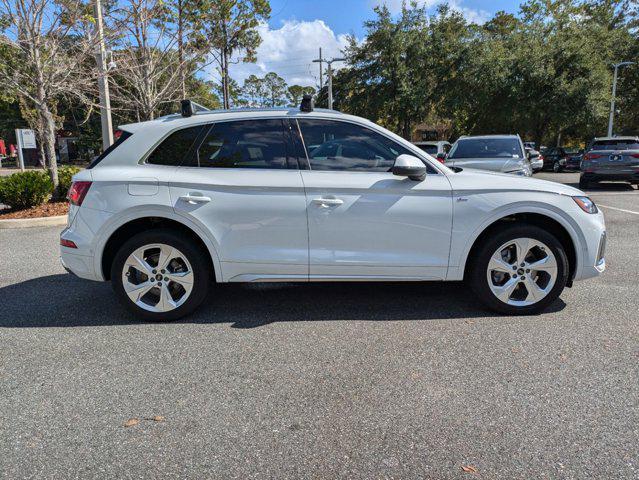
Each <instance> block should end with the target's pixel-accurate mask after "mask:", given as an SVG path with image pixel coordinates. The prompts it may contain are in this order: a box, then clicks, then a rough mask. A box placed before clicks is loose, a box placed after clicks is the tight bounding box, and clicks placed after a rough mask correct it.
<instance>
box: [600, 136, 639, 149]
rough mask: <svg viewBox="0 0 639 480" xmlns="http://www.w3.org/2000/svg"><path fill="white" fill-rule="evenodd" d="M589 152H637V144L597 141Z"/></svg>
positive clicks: (631, 142)
mask: <svg viewBox="0 0 639 480" xmlns="http://www.w3.org/2000/svg"><path fill="white" fill-rule="evenodd" d="M591 150H639V142H636V141H634V140H628V139H626V140H621V139H620V140H598V141H596V142H595V143H593V144H592V149H591Z"/></svg>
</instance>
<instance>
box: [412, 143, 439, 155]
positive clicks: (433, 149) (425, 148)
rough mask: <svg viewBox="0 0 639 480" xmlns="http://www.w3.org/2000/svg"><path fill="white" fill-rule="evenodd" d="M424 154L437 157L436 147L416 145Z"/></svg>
mask: <svg viewBox="0 0 639 480" xmlns="http://www.w3.org/2000/svg"><path fill="white" fill-rule="evenodd" d="M416 146H417V147H419V148H420V149H422V150H423V151H425V152H426V153H429V154H431V155H433V154H435V155H437V145H416Z"/></svg>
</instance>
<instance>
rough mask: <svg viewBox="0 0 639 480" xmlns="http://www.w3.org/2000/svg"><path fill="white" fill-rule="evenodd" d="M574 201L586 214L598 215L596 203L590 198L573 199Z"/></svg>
mask: <svg viewBox="0 0 639 480" xmlns="http://www.w3.org/2000/svg"><path fill="white" fill-rule="evenodd" d="M572 199H573V200H574V201H575V203H576V204H577V205H579V208H581V209H582V210H583V211H584V212H586V213H597V212H598V211H599V209H598V208H597V205H595V202H593V201H592V200H590V199H589V198H588V197H572Z"/></svg>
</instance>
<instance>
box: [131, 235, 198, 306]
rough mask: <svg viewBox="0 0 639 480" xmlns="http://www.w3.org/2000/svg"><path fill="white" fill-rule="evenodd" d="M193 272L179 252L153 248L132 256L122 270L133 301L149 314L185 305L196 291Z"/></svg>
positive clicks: (164, 248) (149, 247)
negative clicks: (194, 289)
mask: <svg viewBox="0 0 639 480" xmlns="http://www.w3.org/2000/svg"><path fill="white" fill-rule="evenodd" d="M193 281H194V276H193V268H192V267H191V264H190V263H189V261H188V259H187V258H186V256H185V255H184V254H183V253H182V252H181V251H180V250H178V249H177V248H175V247H172V246H170V245H166V244H163V243H156V244H149V245H145V246H143V247H140V248H138V249H136V250H135V251H134V252H133V253H131V254H130V255H129V256H128V258H127V259H126V261H125V262H124V267H123V269H122V285H123V287H124V291H125V293H126V294H127V296H128V297H129V299H130V300H131V301H132V302H133V303H135V304H136V305H137V306H139V307H140V308H143V309H145V310H147V311H149V312H168V311H171V310H174V309H176V308H178V307H179V306H180V305H182V304H184V302H186V300H187V299H188V298H189V295H190V294H191V292H192V290H193Z"/></svg>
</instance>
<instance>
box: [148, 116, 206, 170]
mask: <svg viewBox="0 0 639 480" xmlns="http://www.w3.org/2000/svg"><path fill="white" fill-rule="evenodd" d="M201 131H202V125H198V126H197V127H189V128H183V129H182V130H177V131H175V132H173V133H172V134H171V135H169V136H168V137H167V138H166V139H165V140H164V141H163V142H162V143H161V144H160V145H159V146H158V147H157V148H156V149H155V150H154V151H153V153H152V154H151V155H150V156H149V159H148V160H147V163H151V164H153V165H181V164H182V162H184V161H185V160H186V159H187V157H188V156H189V152H190V150H191V147H192V146H193V143H194V142H195V140H196V139H197V137H198V135H199V134H200V132H201Z"/></svg>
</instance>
